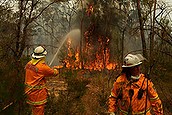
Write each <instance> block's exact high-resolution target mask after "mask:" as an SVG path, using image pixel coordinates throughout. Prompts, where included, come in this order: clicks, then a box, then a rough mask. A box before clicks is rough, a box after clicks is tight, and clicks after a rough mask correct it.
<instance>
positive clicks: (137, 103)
mask: <svg viewBox="0 0 172 115" xmlns="http://www.w3.org/2000/svg"><path fill="white" fill-rule="evenodd" d="M142 83H143V86H142ZM141 86H142V89H143V90H144V93H143V96H142V98H141V99H138V98H137V96H138V91H139V89H140V88H141ZM146 88H147V79H146V78H145V77H144V75H143V74H141V75H140V79H139V80H138V81H136V82H130V81H128V80H127V78H126V75H125V74H122V75H121V76H119V77H118V78H117V80H116V81H115V82H114V85H113V88H112V91H111V95H110V97H109V109H108V111H109V112H119V113H120V115H125V114H127V113H128V111H129V107H130V108H131V110H132V114H136V113H140V114H142V112H144V111H145V104H146V95H147V94H146ZM130 89H132V90H133V91H134V94H133V96H132V101H131V106H130V97H129V90H130ZM121 94H122V96H121V97H119V95H121ZM146 107H147V108H146V110H150V108H152V110H153V112H154V113H155V115H162V114H163V110H162V104H161V100H160V99H159V98H158V94H157V92H156V90H155V88H154V87H153V83H152V82H151V81H150V80H148V98H147V106H146ZM138 115H139V114H138ZM146 115H151V113H150V111H148V112H146Z"/></svg>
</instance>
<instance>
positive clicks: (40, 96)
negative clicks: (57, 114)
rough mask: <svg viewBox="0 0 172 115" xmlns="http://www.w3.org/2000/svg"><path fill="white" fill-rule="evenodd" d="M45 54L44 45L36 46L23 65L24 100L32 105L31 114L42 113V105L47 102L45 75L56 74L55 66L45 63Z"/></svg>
mask: <svg viewBox="0 0 172 115" xmlns="http://www.w3.org/2000/svg"><path fill="white" fill-rule="evenodd" d="M46 54H47V51H46V49H45V48H44V47H42V46H38V47H36V48H35V49H34V52H33V53H32V59H31V61H29V62H28V63H27V64H26V66H25V70H26V74H25V85H26V88H25V94H26V95H27V100H26V101H27V103H28V104H30V105H31V106H32V114H33V115H44V106H45V104H46V102H47V89H46V87H45V83H46V80H45V77H48V76H53V75H54V76H55V75H57V74H58V69H57V68H53V69H52V68H50V67H49V66H48V65H46V64H45V57H46ZM56 67H57V66H56Z"/></svg>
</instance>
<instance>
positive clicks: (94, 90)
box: [47, 77, 172, 115]
mask: <svg viewBox="0 0 172 115" xmlns="http://www.w3.org/2000/svg"><path fill="white" fill-rule="evenodd" d="M81 79H87V80H89V81H90V82H89V84H87V85H86V87H87V91H86V93H85V94H84V95H83V97H82V102H83V103H84V108H85V112H84V113H83V114H84V115H106V114H107V113H106V111H107V105H106V104H105V102H102V101H106V99H107V97H108V95H109V94H110V91H111V87H112V83H113V82H110V83H108V78H106V77H104V78H100V77H91V78H90V77H89V78H83V77H81ZM153 81H154V84H155V87H156V89H157V92H158V94H159V97H160V98H161V100H162V102H163V106H164V115H172V103H171V102H172V90H171V88H172V84H171V82H172V78H169V79H159V78H153ZM47 89H48V92H49V95H51V93H52V92H53V94H54V95H55V96H56V97H57V98H58V96H59V92H60V91H66V90H67V83H66V82H65V79H64V78H59V77H52V78H49V79H48V81H47ZM101 113H102V114H101Z"/></svg>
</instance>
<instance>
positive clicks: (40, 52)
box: [32, 46, 47, 59]
mask: <svg viewBox="0 0 172 115" xmlns="http://www.w3.org/2000/svg"><path fill="white" fill-rule="evenodd" d="M46 55H47V51H46V49H45V48H44V47H42V46H38V47H36V48H35V49H34V51H33V53H32V58H35V59H39V58H42V57H45V56H46Z"/></svg>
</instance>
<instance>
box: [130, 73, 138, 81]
mask: <svg viewBox="0 0 172 115" xmlns="http://www.w3.org/2000/svg"><path fill="white" fill-rule="evenodd" d="M131 78H132V79H135V80H138V79H139V78H140V74H139V75H136V76H132V75H131Z"/></svg>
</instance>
